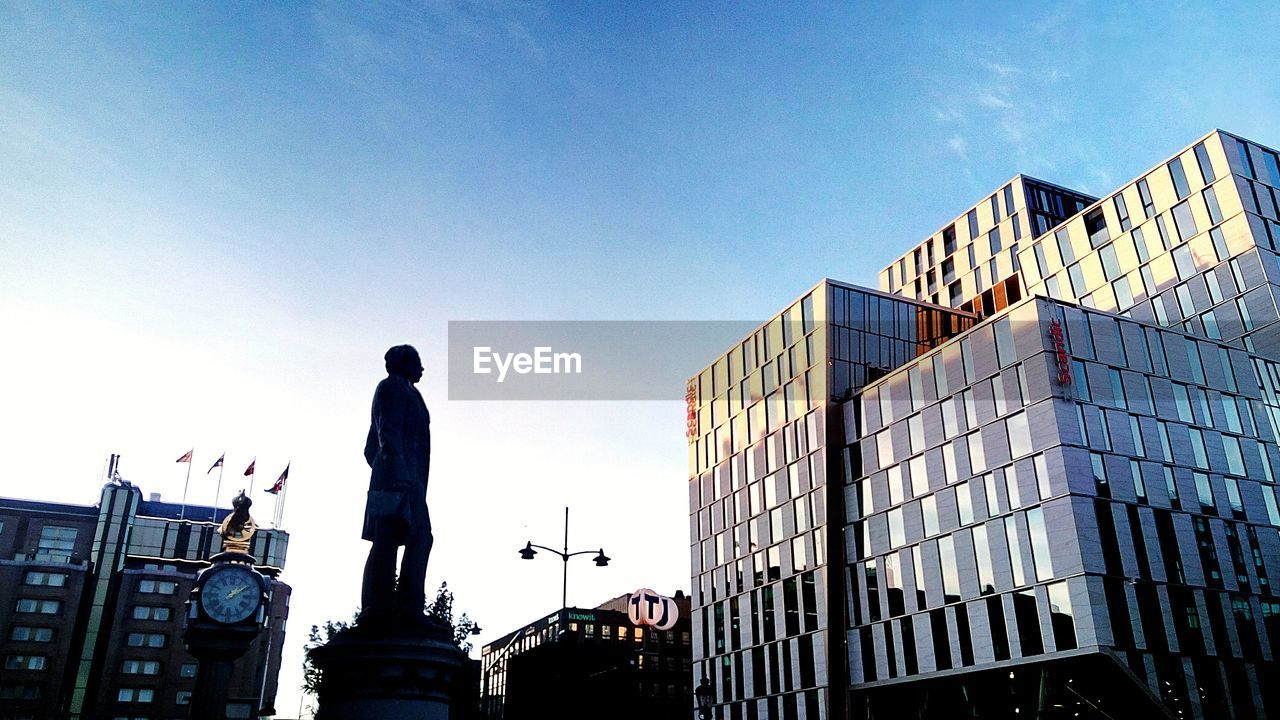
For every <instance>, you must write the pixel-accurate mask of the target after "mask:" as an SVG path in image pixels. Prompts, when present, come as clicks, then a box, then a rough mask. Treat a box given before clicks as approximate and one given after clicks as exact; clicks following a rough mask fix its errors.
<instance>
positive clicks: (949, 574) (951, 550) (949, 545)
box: [938, 535, 960, 603]
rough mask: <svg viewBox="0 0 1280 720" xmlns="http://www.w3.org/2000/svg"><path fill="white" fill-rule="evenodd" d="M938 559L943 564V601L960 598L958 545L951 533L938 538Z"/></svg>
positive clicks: (950, 601)
mask: <svg viewBox="0 0 1280 720" xmlns="http://www.w3.org/2000/svg"><path fill="white" fill-rule="evenodd" d="M938 560H939V562H940V563H941V565H942V593H943V602H948V603H952V602H958V601H959V600H960V571H959V570H958V569H957V568H956V546H955V541H954V540H953V539H952V537H951V536H950V535H947V536H945V537H940V538H938Z"/></svg>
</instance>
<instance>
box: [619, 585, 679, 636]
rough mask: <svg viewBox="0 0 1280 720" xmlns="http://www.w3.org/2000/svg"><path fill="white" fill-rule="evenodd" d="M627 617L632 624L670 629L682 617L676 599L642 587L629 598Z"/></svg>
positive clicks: (656, 628)
mask: <svg viewBox="0 0 1280 720" xmlns="http://www.w3.org/2000/svg"><path fill="white" fill-rule="evenodd" d="M627 617H628V618H630V619H631V624H632V625H647V626H649V627H651V628H653V629H654V630H670V629H671V628H673V627H675V626H676V620H679V619H680V609H679V608H678V607H676V601H675V600H674V599H672V598H669V597H666V596H665V595H659V594H658V593H656V592H654V591H652V590H650V589H649V588H640V589H639V590H637V591H635V592H633V593H631V597H630V598H628V599H627Z"/></svg>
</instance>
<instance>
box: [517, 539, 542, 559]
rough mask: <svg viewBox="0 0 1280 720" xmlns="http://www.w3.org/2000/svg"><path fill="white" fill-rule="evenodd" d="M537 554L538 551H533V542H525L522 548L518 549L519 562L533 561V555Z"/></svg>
mask: <svg viewBox="0 0 1280 720" xmlns="http://www.w3.org/2000/svg"><path fill="white" fill-rule="evenodd" d="M537 554H538V551H537V550H534V549H533V541H532V540H530V541H529V542H526V543H525V544H524V547H523V548H521V549H520V559H521V560H532V559H533V556H534V555H537Z"/></svg>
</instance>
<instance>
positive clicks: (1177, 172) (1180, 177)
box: [1168, 157, 1191, 200]
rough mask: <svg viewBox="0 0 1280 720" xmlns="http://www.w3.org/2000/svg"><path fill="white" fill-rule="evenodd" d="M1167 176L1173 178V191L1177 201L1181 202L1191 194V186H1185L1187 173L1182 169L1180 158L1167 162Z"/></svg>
mask: <svg viewBox="0 0 1280 720" xmlns="http://www.w3.org/2000/svg"><path fill="white" fill-rule="evenodd" d="M1168 168H1169V176H1170V177H1171V178H1173V189H1174V190H1175V191H1176V192H1177V193H1178V199H1179V200H1181V199H1183V198H1185V197H1186V196H1188V195H1190V194H1191V186H1190V185H1188V184H1187V173H1186V172H1185V171H1184V170H1183V169H1182V158H1180V157H1176V158H1174V159H1172V160H1170V161H1169V165H1168Z"/></svg>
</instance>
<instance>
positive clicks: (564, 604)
mask: <svg viewBox="0 0 1280 720" xmlns="http://www.w3.org/2000/svg"><path fill="white" fill-rule="evenodd" d="M534 548H538V550H546V551H547V552H549V553H552V554H553V555H556V556H557V557H559V558H560V561H561V562H562V563H563V565H564V569H563V573H562V581H561V585H560V613H561V614H564V611H565V609H567V608H568V607H569V558H571V557H574V556H575V555H589V554H591V553H593V552H594V553H596V556H595V557H594V558H592V560H593V561H594V562H595V564H596V567H607V566H608V565H609V560H610V558H609V557H608V556H606V555H605V554H604V548H600V550H599V551H596V550H579V551H578V552H569V508H565V509H564V550H556V549H555V548H549V547H547V546H545V545H535V544H534V543H533V542H532V541H529V542H526V543H525V544H524V547H523V548H521V549H520V559H521V560H532V559H533V556H534V555H537V554H538V550H534ZM561 622H562V623H563V619H562V620H561ZM562 628H563V625H562Z"/></svg>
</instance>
